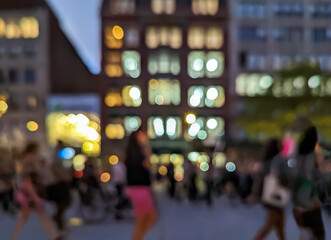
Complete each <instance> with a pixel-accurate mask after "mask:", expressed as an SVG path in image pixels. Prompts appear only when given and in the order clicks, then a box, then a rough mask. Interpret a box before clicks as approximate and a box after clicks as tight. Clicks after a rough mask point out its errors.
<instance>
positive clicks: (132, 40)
mask: <svg viewBox="0 0 331 240" xmlns="http://www.w3.org/2000/svg"><path fill="white" fill-rule="evenodd" d="M124 42H125V46H126V47H131V48H136V47H138V46H139V31H138V29H137V28H135V27H129V28H127V29H126V30H125V37H124Z"/></svg>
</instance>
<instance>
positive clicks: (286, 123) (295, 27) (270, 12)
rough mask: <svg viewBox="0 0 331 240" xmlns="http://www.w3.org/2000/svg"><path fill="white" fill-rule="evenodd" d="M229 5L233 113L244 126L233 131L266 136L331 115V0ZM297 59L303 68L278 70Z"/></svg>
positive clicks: (245, 135)
mask: <svg viewBox="0 0 331 240" xmlns="http://www.w3.org/2000/svg"><path fill="white" fill-rule="evenodd" d="M229 6H230V9H229V11H230V15H231V20H230V21H229V24H230V25H229V28H230V29H231V37H230V38H231V40H230V41H231V48H230V52H231V64H230V67H231V79H232V80H231V88H230V91H231V94H233V95H234V96H237V101H236V102H237V104H236V105H235V107H233V108H232V109H233V112H232V115H233V116H237V119H239V121H237V123H238V125H239V126H240V127H239V129H238V128H237V129H233V130H234V131H233V132H232V135H233V136H235V137H237V138H239V139H240V138H241V139H244V138H252V137H253V138H254V140H258V141H260V140H262V141H264V140H266V139H267V138H268V137H270V136H271V135H272V132H279V134H281V133H282V132H283V130H284V129H283V128H290V126H291V125H293V123H295V122H296V121H295V120H296V119H297V118H298V117H303V116H304V117H307V118H309V119H310V120H311V121H312V122H314V119H321V118H323V117H324V115H325V114H327V115H329V113H326V112H327V106H326V104H325V101H327V100H328V99H329V97H330V96H331V89H330V86H331V85H330V84H331V78H330V77H329V76H328V73H330V72H331V48H330V43H331V37H330V36H331V35H330V33H331V28H330V18H331V3H330V1H308V0H301V1H294V2H293V1H277V0H270V1H240V0H234V1H232V0H231V1H229ZM294 62H296V63H301V69H300V67H294V69H293V71H292V73H293V74H292V75H291V73H290V71H288V74H279V72H282V71H283V69H285V68H289V67H290V66H291V65H292V64H293V63H294ZM304 64H306V66H307V67H308V68H312V70H311V71H310V72H309V70H307V69H305V66H304ZM318 66H319V67H320V70H318V69H317V68H319V67H318ZM314 69H315V70H314ZM316 69H317V70H316ZM323 99H324V100H323ZM322 105H323V106H322ZM317 109H319V110H318V111H320V112H321V111H324V113H323V114H324V115H323V114H322V115H323V116H322V115H321V114H320V113H318V114H317V113H316V110H317ZM249 112H250V113H249ZM316 114H317V115H316ZM241 117H242V119H240V118H241ZM245 118H247V119H245ZM316 124H318V123H316ZM240 128H241V129H240ZM243 129H244V130H243ZM263 132H267V134H263ZM254 135H255V137H254Z"/></svg>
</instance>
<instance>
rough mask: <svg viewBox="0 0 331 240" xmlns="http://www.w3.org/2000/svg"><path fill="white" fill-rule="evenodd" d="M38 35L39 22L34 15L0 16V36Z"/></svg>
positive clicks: (20, 36) (23, 36) (24, 36)
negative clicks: (16, 17) (4, 17)
mask: <svg viewBox="0 0 331 240" xmlns="http://www.w3.org/2000/svg"><path fill="white" fill-rule="evenodd" d="M38 36H39V22H38V20H37V19H36V18H35V17H22V18H20V19H14V18H12V19H10V18H8V19H3V18H0V38H8V39H17V38H37V37H38Z"/></svg>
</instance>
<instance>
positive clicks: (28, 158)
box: [12, 143, 62, 240]
mask: <svg viewBox="0 0 331 240" xmlns="http://www.w3.org/2000/svg"><path fill="white" fill-rule="evenodd" d="M42 161H43V160H42V158H41V156H40V155H39V148H38V145H37V144H35V143H29V144H28V145H27V147H26V149H25V151H24V153H23V158H22V163H21V168H22V171H21V174H20V177H21V179H20V182H19V184H18V190H17V191H16V198H17V201H18V202H19V204H20V211H19V215H18V219H17V223H16V226H15V229H14V233H13V236H12V240H17V239H18V237H19V235H20V233H21V231H22V229H23V227H24V225H25V223H26V221H27V220H28V218H29V216H30V213H31V212H35V213H36V214H37V216H38V217H39V219H40V222H41V225H42V227H43V228H44V229H45V231H46V232H47V234H48V235H49V236H50V238H51V239H62V238H60V237H59V236H58V233H57V232H56V230H55V228H54V227H53V225H52V222H51V220H50V218H49V217H48V216H47V213H46V211H45V209H44V206H43V200H42V199H41V198H40V196H39V195H38V194H37V190H36V189H38V188H40V187H41V186H42V183H43V181H44V179H42V177H41V176H42V173H43V169H42Z"/></svg>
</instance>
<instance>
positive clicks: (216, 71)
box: [100, 0, 230, 162]
mask: <svg viewBox="0 0 331 240" xmlns="http://www.w3.org/2000/svg"><path fill="white" fill-rule="evenodd" d="M226 9H227V6H226V4H225V1H214V0H209V1H195V0H193V1H187V0H177V1H175V0H167V1H163V0H138V1H135V0H126V1H122V0H121V1H120V0H115V1H109V0H105V1H103V6H102V11H101V14H102V73H101V76H102V77H101V78H102V79H101V82H100V83H101V84H100V96H101V99H102V108H101V111H102V113H101V115H102V118H101V120H102V121H101V122H102V129H103V132H102V139H103V142H102V152H103V155H105V156H109V155H119V156H120V157H122V156H121V155H122V154H123V146H124V145H123V144H126V142H127V141H126V139H127V137H128V136H129V135H130V133H131V132H133V131H135V130H137V129H138V128H140V127H141V128H143V129H144V130H146V131H147V133H148V136H149V138H150V140H151V145H152V147H153V150H154V153H156V155H157V156H158V157H160V156H161V155H162V154H163V155H162V156H163V157H164V158H172V157H173V158H174V159H177V160H178V161H181V160H179V159H181V158H182V155H181V154H184V153H185V152H184V149H188V148H189V144H190V143H192V142H196V141H198V142H202V141H204V142H205V143H206V144H210V145H213V144H215V140H216V139H218V138H219V137H221V136H222V135H224V132H225V128H226V127H225V126H227V123H228V122H227V118H228V101H227V100H228V99H227V95H228V93H227V88H228V85H229V83H228V81H229V76H230V72H229V66H228V65H229V63H228V53H227V50H228V47H227V46H228V42H227V40H226V39H227V34H228V29H227V10H226ZM188 143H189V144H188ZM168 153H177V154H178V155H175V156H174V155H170V154H168ZM167 154H168V155H167ZM156 155H155V156H153V158H152V161H154V160H155V159H154V157H155V158H157V156H156ZM153 159H154V160H153ZM170 160H171V159H170ZM177 160H175V161H177ZM155 161H156V162H157V159H156V160H155ZM164 162H169V159H164Z"/></svg>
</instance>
